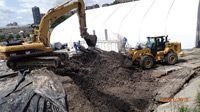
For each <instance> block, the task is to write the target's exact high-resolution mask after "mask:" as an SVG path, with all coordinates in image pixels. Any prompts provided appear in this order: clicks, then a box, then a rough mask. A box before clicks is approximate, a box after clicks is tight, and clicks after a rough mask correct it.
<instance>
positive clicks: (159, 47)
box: [124, 35, 184, 69]
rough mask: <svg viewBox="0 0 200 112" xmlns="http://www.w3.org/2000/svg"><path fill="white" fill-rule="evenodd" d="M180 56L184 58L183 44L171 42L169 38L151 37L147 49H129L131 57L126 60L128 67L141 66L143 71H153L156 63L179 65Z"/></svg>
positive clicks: (139, 47) (148, 39)
mask: <svg viewBox="0 0 200 112" xmlns="http://www.w3.org/2000/svg"><path fill="white" fill-rule="evenodd" d="M178 56H181V57H183V56H184V52H183V51H181V43H179V42H169V41H168V35H167V36H149V37H147V43H146V46H145V47H141V46H140V45H139V46H138V47H137V48H130V49H129V56H128V58H126V59H125V61H124V64H125V66H126V67H131V66H132V65H133V63H134V64H139V65H140V66H141V67H142V68H143V69H151V68H152V67H154V65H155V64H156V62H158V61H159V62H165V63H166V64H168V65H173V64H175V63H177V61H178Z"/></svg>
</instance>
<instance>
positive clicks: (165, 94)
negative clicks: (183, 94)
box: [154, 68, 195, 102]
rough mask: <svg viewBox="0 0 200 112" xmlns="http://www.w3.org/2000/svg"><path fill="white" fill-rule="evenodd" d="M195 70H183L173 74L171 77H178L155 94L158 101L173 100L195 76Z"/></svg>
mask: <svg viewBox="0 0 200 112" xmlns="http://www.w3.org/2000/svg"><path fill="white" fill-rule="evenodd" d="M194 72H195V71H194V70H192V69H190V68H183V69H180V70H178V71H175V72H172V74H170V75H176V76H175V77H174V78H173V79H171V80H169V82H168V83H167V84H165V85H163V86H162V87H160V88H158V89H157V90H156V91H155V92H154V94H155V95H156V101H160V102H162V101H161V99H162V98H173V96H174V95H175V94H176V93H177V92H178V91H179V90H180V89H181V88H182V87H183V85H184V84H185V82H186V81H187V80H188V79H189V78H190V77H191V76H192V75H193V74H194Z"/></svg>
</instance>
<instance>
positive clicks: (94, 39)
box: [84, 35, 97, 47]
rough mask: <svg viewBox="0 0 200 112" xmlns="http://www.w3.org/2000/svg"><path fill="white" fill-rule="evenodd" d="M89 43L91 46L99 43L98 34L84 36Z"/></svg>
mask: <svg viewBox="0 0 200 112" xmlns="http://www.w3.org/2000/svg"><path fill="white" fill-rule="evenodd" d="M84 39H85V41H86V43H87V45H88V46H89V47H95V46H96V43H97V36H96V35H88V36H87V37H85V38H84Z"/></svg>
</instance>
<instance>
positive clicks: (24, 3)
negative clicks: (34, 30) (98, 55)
mask: <svg viewBox="0 0 200 112" xmlns="http://www.w3.org/2000/svg"><path fill="white" fill-rule="evenodd" d="M65 1H66V0H0V27H3V26H6V25H7V24H9V23H13V22H17V23H18V25H27V24H32V23H33V16H32V7H34V6H38V7H40V13H46V12H47V11H48V10H49V9H51V8H53V7H55V6H57V5H60V4H62V3H64V2H65ZM73 1H74V0H73ZM84 2H85V4H86V6H88V5H93V4H99V5H100V6H101V5H102V4H104V3H112V2H114V0H84Z"/></svg>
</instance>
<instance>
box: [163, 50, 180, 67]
mask: <svg viewBox="0 0 200 112" xmlns="http://www.w3.org/2000/svg"><path fill="white" fill-rule="evenodd" d="M177 61H178V56H177V54H176V53H174V52H170V53H168V54H167V55H166V56H165V63H166V64H168V65H174V64H175V63H176V62H177Z"/></svg>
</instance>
